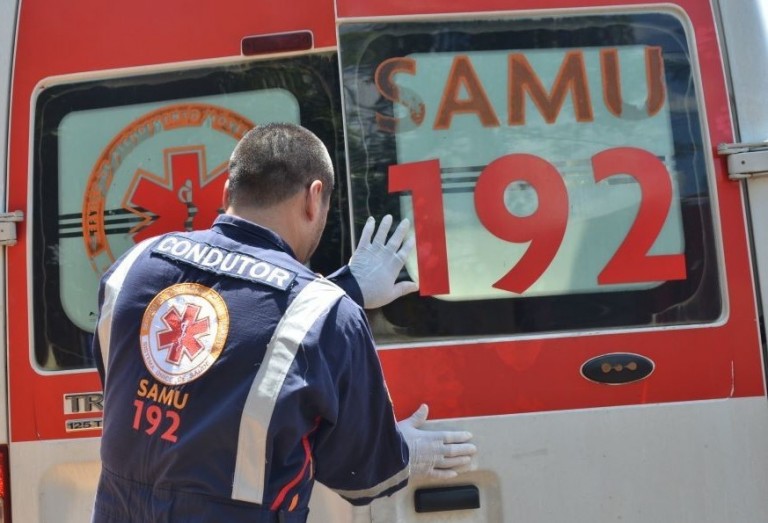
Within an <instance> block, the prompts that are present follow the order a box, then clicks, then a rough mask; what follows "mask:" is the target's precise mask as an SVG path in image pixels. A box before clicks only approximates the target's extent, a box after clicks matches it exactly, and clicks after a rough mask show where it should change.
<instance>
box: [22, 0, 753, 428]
mask: <svg viewBox="0 0 768 523" xmlns="http://www.w3.org/2000/svg"><path fill="white" fill-rule="evenodd" d="M617 4H621V5H634V4H638V5H640V4H642V2H640V1H634V0H627V1H623V2H618V1H617V0H613V1H601V0H591V1H584V0H581V1H577V0H516V1H514V2H511V1H510V0H461V1H458V0H389V1H387V2H372V1H361V0H337V9H338V13H339V15H340V16H342V17H357V16H379V15H387V16H391V15H413V14H436V13H461V12H466V11H468V10H469V9H472V10H473V11H496V10H498V11H511V10H512V9H515V10H518V9H528V10H534V9H536V10H539V9H558V10H561V11H562V10H564V9H579V8H585V7H601V6H602V7H609V6H616V5H617ZM643 5H645V4H643ZM664 5H665V6H666V7H664V8H665V9H668V8H669V6H670V5H677V6H679V8H680V9H681V11H684V12H685V13H686V15H687V16H688V18H689V19H690V20H691V22H692V25H693V27H694V33H695V34H694V37H693V38H692V41H694V42H695V45H696V46H697V52H698V62H699V65H700V75H701V78H702V83H703V96H704V99H705V102H706V116H707V123H708V132H709V140H710V143H711V144H712V157H713V163H714V168H715V187H714V191H715V193H716V199H717V201H718V204H719V208H720V211H719V217H720V230H719V231H716V232H717V234H718V235H719V236H720V237H722V242H723V252H724V259H725V264H724V267H725V271H726V276H727V304H728V307H727V310H728V317H727V319H726V321H725V322H724V323H723V324H722V325H718V326H706V327H701V326H698V327H697V326H693V327H691V328H683V327H680V328H676V329H668V330H657V331H653V332H643V331H636V332H627V333H614V334H597V333H594V334H589V335H578V336H575V335H568V333H565V334H563V335H559V336H558V337H548V338H540V339H525V340H515V341H500V342H498V341H497V342H493V341H489V342H484V343H478V342H473V343H469V344H460V345H448V346H445V345H440V346H434V347H403V348H391V349H387V350H383V351H381V352H380V355H381V359H382V364H383V367H384V370H385V373H386V377H387V382H388V384H389V387H390V391H391V394H392V397H393V400H394V402H395V405H396V409H397V412H398V415H399V416H401V417H402V416H404V415H408V414H410V413H411V412H412V411H413V410H415V408H416V407H417V406H418V405H419V404H420V403H421V402H427V403H428V404H429V405H430V408H431V417H435V418H447V417H458V416H480V415H493V414H507V413H519V412H537V411H551V410H559V409H579V408H590V407H605V406H618V405H634V404H650V403H657V402H673V401H689V400H704V399H713V398H728V397H747V396H758V395H762V394H763V393H764V386H763V368H762V361H761V356H760V344H759V338H758V331H757V312H756V308H755V296H754V288H753V283H752V278H751V268H750V264H749V253H748V249H747V239H746V232H745V223H744V215H743V202H742V200H741V193H740V188H739V186H738V185H737V184H734V183H732V182H728V181H727V176H726V173H725V169H724V168H725V164H724V161H722V160H720V159H719V158H718V157H717V156H716V154H715V151H714V147H715V146H716V144H718V143H721V142H731V141H733V140H732V138H733V136H732V128H731V121H730V115H729V112H728V98H727V94H726V91H725V80H724V77H723V69H722V63H721V57H720V53H719V49H718V45H717V44H718V43H717V38H716V35H715V30H714V22H713V15H712V12H711V7H710V5H709V2H708V0H678V1H677V2H671V3H666V4H664ZM301 29H310V30H312V31H313V33H314V38H315V46H316V47H325V46H333V45H335V24H334V14H333V5H331V4H330V3H329V2H318V1H314V0H312V1H310V0H294V2H293V5H292V6H291V9H289V10H288V9H285V7H284V5H282V4H281V3H279V2H268V1H266V0H260V1H253V0H249V1H241V0H230V1H228V2H198V3H196V4H195V5H194V8H190V6H189V5H188V3H185V2H182V1H181V0H171V1H168V2H160V3H158V2H152V1H150V0H137V1H135V2H132V3H130V4H127V5H126V6H124V7H123V8H121V9H118V8H116V7H115V6H114V5H113V4H110V3H105V2H102V1H97V0H80V1H78V2H44V1H42V0H23V1H22V2H21V12H20V20H19V26H18V34H19V37H18V46H17V50H16V57H15V70H14V77H13V84H12V101H11V104H12V105H11V118H12V121H11V131H10V149H9V162H10V165H9V167H10V169H9V172H10V173H11V174H10V177H11V179H10V185H9V190H8V208H9V209H11V210H16V209H20V210H22V211H24V213H25V216H27V217H29V216H31V215H32V212H31V211H32V209H29V208H28V207H27V202H28V197H29V195H28V177H29V173H30V172H31V165H30V164H29V158H30V154H29V148H30V147H31V144H30V142H29V137H30V115H31V106H30V104H31V103H32V100H33V97H34V92H35V86H36V85H38V84H40V83H42V84H43V85H44V83H45V79H46V78H48V77H51V76H56V75H64V74H72V73H82V72H88V71H98V70H105V69H115V68H124V67H136V66H142V65H149V64H163V63H174V62H184V61H190V60H200V59H209V58H218V57H233V56H239V54H240V41H241V38H242V37H244V36H247V35H251V34H265V33H271V32H282V31H291V30H301ZM30 243H31V242H30V239H29V238H28V237H27V234H26V230H25V228H24V227H21V228H20V229H19V243H18V245H17V246H15V247H13V248H11V249H9V250H8V251H7V253H8V254H7V256H8V257H7V260H8V296H9V300H10V301H11V302H12V303H13V306H12V307H9V308H8V314H9V321H8V332H9V342H10V349H9V350H10V356H9V358H10V359H9V366H10V391H11V418H12V421H11V439H12V441H28V440H37V439H57V438H66V437H83V436H94V435H98V431H87V432H82V433H75V434H67V433H66V432H65V430H64V414H63V409H62V403H63V395H64V394H65V393H76V392H91V391H95V390H99V389H100V385H99V382H98V378H97V375H96V373H95V372H94V371H85V372H77V373H69V374H64V373H57V374H47V375H43V374H40V373H38V372H37V371H36V370H35V369H34V368H33V365H32V363H31V359H32V358H31V356H30V354H31V349H30V347H31V341H32V340H31V338H30V332H29V317H28V313H29V309H30V306H31V305H32V304H31V303H30V302H29V296H30V284H31V280H32V278H33V277H40V275H31V274H29V273H28V263H27V260H26V257H27V256H29V253H30V252H31V244H30ZM611 352H634V353H638V354H642V355H644V356H646V357H649V358H651V359H652V360H653V361H654V362H655V363H656V370H655V371H654V373H653V374H652V375H651V376H650V377H648V378H647V379H645V380H643V381H640V382H637V383H634V384H630V385H623V386H619V387H616V386H605V385H598V384H595V383H592V382H589V381H587V380H585V379H584V378H583V377H582V376H581V375H580V373H579V370H580V368H581V366H582V364H583V363H584V362H585V361H587V360H589V359H591V358H593V357H595V356H598V355H601V354H606V353H611Z"/></svg>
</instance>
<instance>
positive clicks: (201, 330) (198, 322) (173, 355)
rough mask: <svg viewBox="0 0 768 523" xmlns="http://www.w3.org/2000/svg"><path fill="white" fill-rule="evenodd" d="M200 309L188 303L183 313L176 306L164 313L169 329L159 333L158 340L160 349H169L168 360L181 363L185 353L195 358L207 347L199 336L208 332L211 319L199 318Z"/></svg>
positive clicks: (164, 321) (176, 363) (164, 319)
mask: <svg viewBox="0 0 768 523" xmlns="http://www.w3.org/2000/svg"><path fill="white" fill-rule="evenodd" d="M200 310H201V308H200V307H199V306H197V305H194V304H190V303H188V304H187V305H186V306H185V307H184V314H183V315H180V314H179V311H177V310H176V308H175V307H171V310H169V311H168V312H167V313H165V315H163V317H162V320H163V323H165V324H166V325H167V326H168V329H167V330H164V331H161V332H158V333H157V341H158V350H166V349H167V350H168V354H167V355H166V358H165V360H166V361H167V362H169V363H173V364H174V365H179V364H180V363H181V358H182V357H183V356H184V354H186V355H187V356H188V357H189V359H190V360H194V359H195V356H197V355H198V354H199V353H200V351H202V350H203V349H204V348H205V347H204V346H203V344H202V343H200V341H199V340H198V337H200V336H205V335H206V334H208V328H209V326H210V321H209V319H208V318H207V317H206V318H203V319H198V315H199V314H200Z"/></svg>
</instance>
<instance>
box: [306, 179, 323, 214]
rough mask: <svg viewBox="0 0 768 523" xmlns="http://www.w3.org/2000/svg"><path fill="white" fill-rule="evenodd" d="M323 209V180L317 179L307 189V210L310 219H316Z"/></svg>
mask: <svg viewBox="0 0 768 523" xmlns="http://www.w3.org/2000/svg"><path fill="white" fill-rule="evenodd" d="M322 211H323V182H322V181H320V180H315V181H313V182H312V183H311V184H309V188H308V189H307V200H306V203H305V212H306V213H307V218H309V220H310V221H314V220H315V219H317V217H318V216H319V215H320V213H321V212H322Z"/></svg>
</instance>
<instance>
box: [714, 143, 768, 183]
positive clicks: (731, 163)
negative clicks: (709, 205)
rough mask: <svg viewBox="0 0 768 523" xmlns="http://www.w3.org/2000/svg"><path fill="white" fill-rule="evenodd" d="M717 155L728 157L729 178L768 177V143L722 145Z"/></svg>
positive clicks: (719, 146)
mask: <svg viewBox="0 0 768 523" xmlns="http://www.w3.org/2000/svg"><path fill="white" fill-rule="evenodd" d="M717 154H719V155H720V156H727V157H728V178H730V179H731V180H746V179H748V178H755V177H758V176H768V142H758V143H721V144H720V145H718V146H717Z"/></svg>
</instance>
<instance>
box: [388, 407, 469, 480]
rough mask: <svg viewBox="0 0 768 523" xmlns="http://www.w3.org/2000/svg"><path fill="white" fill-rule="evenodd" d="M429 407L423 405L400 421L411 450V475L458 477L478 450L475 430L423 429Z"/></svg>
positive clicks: (442, 477) (443, 477)
mask: <svg viewBox="0 0 768 523" xmlns="http://www.w3.org/2000/svg"><path fill="white" fill-rule="evenodd" d="M428 412H429V408H428V407H427V406H426V405H422V406H421V407H419V408H418V410H417V411H416V412H414V413H413V414H412V415H411V417H410V418H407V419H404V420H402V421H399V422H398V423H397V426H398V428H399V429H400V432H401V433H402V434H403V437H404V438H405V441H406V443H407V444H408V450H409V451H410V456H411V458H410V467H411V476H426V477H430V478H441V479H446V478H455V477H456V476H458V474H459V473H458V471H457V470H455V469H459V468H461V467H465V466H467V465H469V463H470V462H471V461H472V457H471V456H472V455H473V454H475V453H476V452H477V447H475V445H474V444H473V443H467V442H468V441H469V440H471V439H472V433H471V432H466V431H442V430H423V429H420V428H419V427H421V426H422V425H423V424H424V422H425V421H426V420H427V414H428Z"/></svg>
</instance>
